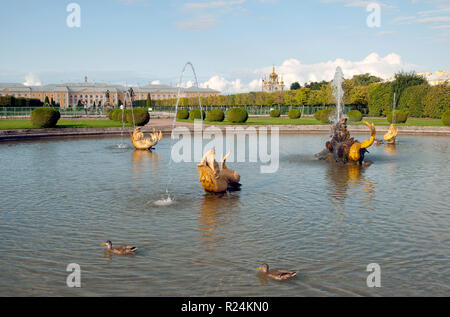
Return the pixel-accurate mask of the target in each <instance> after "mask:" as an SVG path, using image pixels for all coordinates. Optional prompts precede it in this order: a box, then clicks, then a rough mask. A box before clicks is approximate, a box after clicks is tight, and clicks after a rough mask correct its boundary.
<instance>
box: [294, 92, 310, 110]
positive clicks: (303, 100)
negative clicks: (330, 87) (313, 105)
mask: <svg viewBox="0 0 450 317" xmlns="http://www.w3.org/2000/svg"><path fill="white" fill-rule="evenodd" d="M310 91H311V90H310V89H309V88H301V89H299V90H298V91H297V93H296V94H295V101H296V103H297V105H298V106H303V105H306V104H307V103H308V99H309V94H310Z"/></svg>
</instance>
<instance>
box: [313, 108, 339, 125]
mask: <svg viewBox="0 0 450 317" xmlns="http://www.w3.org/2000/svg"><path fill="white" fill-rule="evenodd" d="M335 113H336V110H335V109H333V108H328V109H323V110H319V111H317V112H316V113H315V114H314V118H316V120H318V121H321V122H323V123H330V122H331V121H332V120H333V116H334V115H335Z"/></svg>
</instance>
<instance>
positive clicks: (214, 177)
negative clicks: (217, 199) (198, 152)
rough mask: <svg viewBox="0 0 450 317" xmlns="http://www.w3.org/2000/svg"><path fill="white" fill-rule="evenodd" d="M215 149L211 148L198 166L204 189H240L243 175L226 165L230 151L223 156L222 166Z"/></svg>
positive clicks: (200, 180) (212, 190)
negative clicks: (216, 157)
mask: <svg viewBox="0 0 450 317" xmlns="http://www.w3.org/2000/svg"><path fill="white" fill-rule="evenodd" d="M215 154H216V151H215V150H210V151H208V152H207V153H205V155H204V156H203V158H202V160H201V162H200V164H198V165H197V167H198V174H199V182H200V183H201V185H202V187H203V189H204V190H205V191H206V192H210V193H223V192H226V191H227V190H230V191H232V190H239V189H240V187H241V184H240V183H239V182H240V180H241V176H240V175H239V174H238V173H237V172H235V171H233V170H232V169H229V168H228V167H227V165H226V160H227V158H228V157H229V156H230V153H228V154H227V155H225V156H224V157H223V158H222V161H221V166H220V168H219V164H218V163H217V162H216V159H215Z"/></svg>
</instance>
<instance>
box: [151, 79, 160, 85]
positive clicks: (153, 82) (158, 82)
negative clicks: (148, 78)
mask: <svg viewBox="0 0 450 317" xmlns="http://www.w3.org/2000/svg"><path fill="white" fill-rule="evenodd" d="M151 84H152V85H161V81H160V80H154V81H152V82H151Z"/></svg>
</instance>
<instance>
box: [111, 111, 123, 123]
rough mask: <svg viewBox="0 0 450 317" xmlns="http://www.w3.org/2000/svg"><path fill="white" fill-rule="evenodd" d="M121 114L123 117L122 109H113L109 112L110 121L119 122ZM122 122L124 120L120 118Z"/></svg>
mask: <svg viewBox="0 0 450 317" xmlns="http://www.w3.org/2000/svg"><path fill="white" fill-rule="evenodd" d="M119 114H120V116H121V117H122V110H120V109H113V110H111V111H110V112H108V118H109V120H113V121H119V119H118V118H119ZM120 120H122V118H120Z"/></svg>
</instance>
